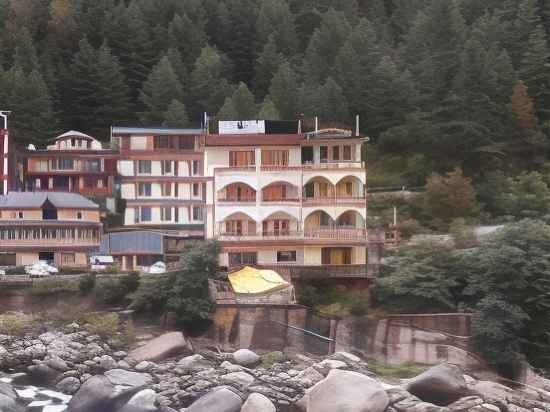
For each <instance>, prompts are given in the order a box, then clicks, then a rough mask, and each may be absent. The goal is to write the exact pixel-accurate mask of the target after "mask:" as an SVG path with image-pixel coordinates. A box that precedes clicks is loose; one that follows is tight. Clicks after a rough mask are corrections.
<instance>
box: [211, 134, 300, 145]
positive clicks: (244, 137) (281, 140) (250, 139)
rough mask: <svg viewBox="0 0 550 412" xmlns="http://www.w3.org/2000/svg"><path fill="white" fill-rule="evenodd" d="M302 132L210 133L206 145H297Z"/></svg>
mask: <svg viewBox="0 0 550 412" xmlns="http://www.w3.org/2000/svg"><path fill="white" fill-rule="evenodd" d="M303 140H304V135H302V134H212V135H208V136H206V143H205V144H206V146H298V145H299V144H300V143H301V142H302V141H303Z"/></svg>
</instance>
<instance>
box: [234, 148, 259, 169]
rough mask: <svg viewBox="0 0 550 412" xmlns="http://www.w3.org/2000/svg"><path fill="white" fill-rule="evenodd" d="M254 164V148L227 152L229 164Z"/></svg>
mask: <svg viewBox="0 0 550 412" xmlns="http://www.w3.org/2000/svg"><path fill="white" fill-rule="evenodd" d="M255 164H256V159H255V154H254V150H246V151H244V150H241V151H230V152H229V166H231V167H249V166H254V165H255Z"/></svg>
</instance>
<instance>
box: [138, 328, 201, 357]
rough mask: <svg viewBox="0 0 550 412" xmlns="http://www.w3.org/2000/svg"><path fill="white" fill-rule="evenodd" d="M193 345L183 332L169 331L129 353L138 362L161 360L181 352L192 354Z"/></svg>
mask: <svg viewBox="0 0 550 412" xmlns="http://www.w3.org/2000/svg"><path fill="white" fill-rule="evenodd" d="M192 352H193V347H192V346H191V343H190V342H188V341H187V340H186V339H185V337H184V336H183V334H182V333H181V332H169V333H165V334H163V335H160V336H159V337H157V338H155V339H152V340H150V341H149V342H147V343H146V344H145V345H143V346H141V347H139V348H137V349H134V350H133V351H131V352H130V353H129V354H128V357H130V358H132V359H133V360H134V361H136V362H142V361H160V360H164V359H166V358H169V357H171V356H174V355H179V354H182V353H183V354H191V353H192Z"/></svg>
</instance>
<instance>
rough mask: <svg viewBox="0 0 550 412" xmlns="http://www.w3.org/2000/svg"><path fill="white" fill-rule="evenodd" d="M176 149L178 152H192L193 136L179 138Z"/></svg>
mask: <svg viewBox="0 0 550 412" xmlns="http://www.w3.org/2000/svg"><path fill="white" fill-rule="evenodd" d="M178 149H180V150H194V149H195V136H179V138H178Z"/></svg>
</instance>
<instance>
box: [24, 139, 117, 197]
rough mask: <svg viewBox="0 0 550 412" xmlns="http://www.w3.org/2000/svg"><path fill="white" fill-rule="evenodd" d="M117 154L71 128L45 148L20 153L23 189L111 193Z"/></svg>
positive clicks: (100, 194)
mask: <svg viewBox="0 0 550 412" xmlns="http://www.w3.org/2000/svg"><path fill="white" fill-rule="evenodd" d="M117 155H118V154H117V152H116V151H114V150H110V149H103V147H102V144H101V142H99V141H98V140H96V139H94V138H93V137H91V136H88V135H86V134H84V133H80V132H76V131H74V130H71V131H69V132H66V133H63V134H62V135H60V136H57V137H56V138H54V139H53V144H51V145H49V146H47V147H46V148H45V149H39V150H29V149H27V150H24V151H22V152H21V157H22V158H23V159H24V161H23V163H24V170H25V189H26V190H30V191H55V192H74V193H81V194H83V195H84V196H88V197H110V196H113V189H114V183H115V175H116V161H117Z"/></svg>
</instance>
